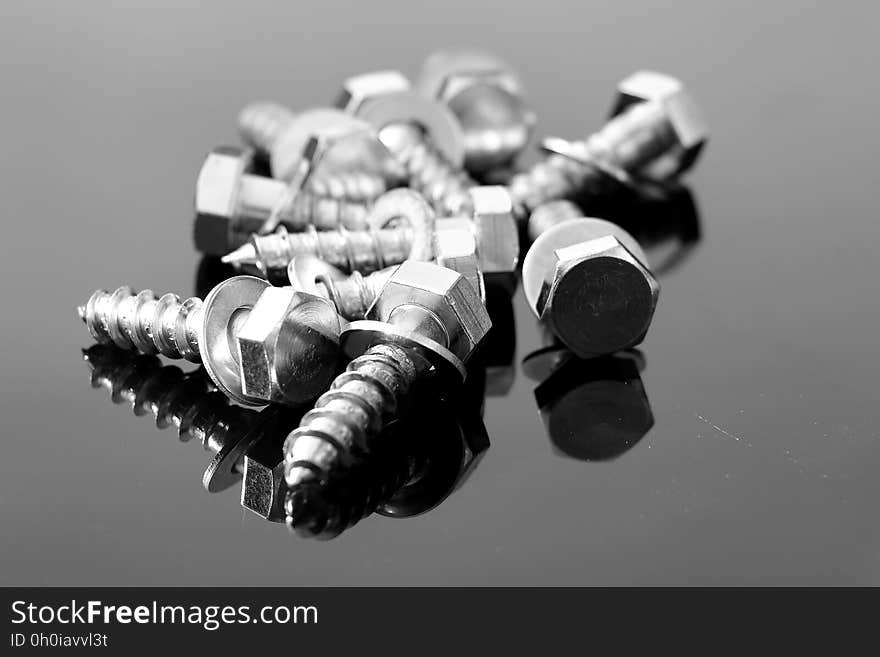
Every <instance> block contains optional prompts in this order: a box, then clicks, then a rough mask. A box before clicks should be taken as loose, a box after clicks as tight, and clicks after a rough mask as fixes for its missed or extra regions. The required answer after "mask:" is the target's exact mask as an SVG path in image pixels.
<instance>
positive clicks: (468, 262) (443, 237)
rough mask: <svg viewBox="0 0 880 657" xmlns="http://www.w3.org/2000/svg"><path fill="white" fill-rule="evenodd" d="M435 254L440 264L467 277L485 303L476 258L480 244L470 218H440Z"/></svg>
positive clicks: (481, 279)
mask: <svg viewBox="0 0 880 657" xmlns="http://www.w3.org/2000/svg"><path fill="white" fill-rule="evenodd" d="M434 255H435V258H436V262H437V264H438V265H440V266H441V267H446V268H447V269H451V270H452V271H456V272H458V273H459V274H461V275H462V276H464V277H465V278H466V279H467V281H468V282H469V283H470V284H471V286H472V287H473V288H474V290H476V291H477V294H478V295H479V296H480V299H483V300H484V301H485V299H486V288H485V285H484V283H483V273H482V271H481V270H480V262H479V260H478V258H477V242H476V239H475V238H474V231H473V226H472V224H471V221H470V220H469V219H467V218H465V217H450V218H446V219H437V221H436V222H435V224H434Z"/></svg>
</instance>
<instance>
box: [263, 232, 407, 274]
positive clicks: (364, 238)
mask: <svg viewBox="0 0 880 657" xmlns="http://www.w3.org/2000/svg"><path fill="white" fill-rule="evenodd" d="M412 242H413V232H412V230H411V229H409V228H404V227H401V228H395V229H384V230H375V231H366V230H357V231H346V230H339V231H317V230H315V228H314V227H313V226H311V227H309V229H308V230H306V231H305V232H303V233H289V232H287V230H286V229H285V228H284V227H281V228H280V229H278V230H277V231H276V232H274V233H272V234H270V235H255V236H254V237H253V245H254V248H255V250H256V255H257V259H258V261H259V263H260V264H262V266H263V267H265V268H266V269H284V268H285V267H287V265H288V264H289V263H290V261H291V259H292V258H294V257H296V256H298V255H312V256H317V257H318V258H320V259H321V260H323V261H324V262H326V263H327V264H329V265H333V266H334V267H338V268H340V269H343V270H345V271H349V272H351V271H361V272H370V271H375V270H377V269H383V268H384V267H386V266H387V265H396V264H400V263H401V262H403V261H404V260H406V258H407V257H408V256H409V252H410V248H411V247H412Z"/></svg>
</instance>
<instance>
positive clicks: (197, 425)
mask: <svg viewBox="0 0 880 657" xmlns="http://www.w3.org/2000/svg"><path fill="white" fill-rule="evenodd" d="M83 360H85V362H86V363H87V365H88V366H89V369H90V370H91V384H92V387H93V388H104V389H106V390H107V391H108V392H109V393H110V399H111V400H112V401H113V403H114V404H126V403H127V404H128V405H130V406H131V410H132V412H133V413H134V415H136V416H138V417H140V416H142V415H147V414H150V415H152V416H153V418H154V419H155V421H156V427H157V428H159V429H165V428H167V427H170V426H173V427H175V428H176V430H177V435H178V436H179V437H180V439H181V440H182V441H189V440H190V439H192V438H196V439H197V440H198V441H199V442H200V443H201V444H202V446H203V447H205V448H206V449H209V450H211V451H213V452H217V451H219V450H220V449H221V448H222V446H223V444H224V442H225V441H226V439H227V437H228V436H229V434H230V432H231V431H233V430H235V428H236V427H237V426H239V425H240V421H241V419H242V414H244V413H251V412H252V411H246V410H245V409H241V408H239V407H237V406H231V405H230V404H229V400H228V399H227V397H226V396H225V395H224V394H222V393H221V392H219V391H217V389H216V388H215V387H214V385H213V383H212V382H211V380H210V379H209V378H208V377H207V376H206V375H205V373H204V372H203V371H201V370H195V371H193V372H189V373H185V372H184V371H183V370H181V369H180V368H179V367H175V366H173V365H167V366H162V363H161V361H160V360H159V359H158V358H157V357H155V356H147V355H138V356H132V355H131V354H130V353H127V352H123V351H119V350H118V349H116V348H115V347H113V346H112V345H94V346H92V347H90V348H88V349H83Z"/></svg>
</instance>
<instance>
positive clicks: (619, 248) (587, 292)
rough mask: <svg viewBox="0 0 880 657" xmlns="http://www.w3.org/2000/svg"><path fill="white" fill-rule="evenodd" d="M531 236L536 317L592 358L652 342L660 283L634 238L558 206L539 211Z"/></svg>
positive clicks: (529, 282)
mask: <svg viewBox="0 0 880 657" xmlns="http://www.w3.org/2000/svg"><path fill="white" fill-rule="evenodd" d="M529 236H530V237H531V238H532V239H533V240H534V241H533V243H532V246H531V247H530V248H529V251H528V253H527V254H526V257H525V259H524V261H523V271H522V276H523V292H524V293H525V295H526V299H527V301H528V304H529V307H530V308H531V310H532V312H533V313H534V314H535V315H536V316H537V317H538V318H539V319H540V320H541V321H542V322H543V323H544V324H545V326H546V327H547V328H548V329H549V330H550V331H551V332H553V333H554V334H555V335H556V336H557V337H558V338H559V339H560V340H561V341H562V342H563V343H564V344H565V345H566V346H567V347H568V348H569V349H571V351H573V352H574V353H575V354H577V355H578V356H580V357H582V358H589V357H594V356H600V355H603V354H609V353H613V352H615V351H618V350H620V349H626V348H629V347H632V346H635V345H637V344H639V343H640V342H641V341H642V340H643V339H644V337H645V335H646V334H647V331H648V327H649V326H650V324H651V319H652V317H653V315H654V309H655V307H656V305H657V298H658V295H659V293H660V285H659V283H658V282H657V280H656V279H655V278H654V276H653V274H652V273H651V272H650V271H649V270H648V268H647V266H646V265H645V264H644V263H645V261H646V260H645V254H644V253H643V252H642V249H641V247H640V246H639V244H638V243H637V242H636V240H635V239H634V238H633V237H632V236H631V235H630V234H629V233H627V232H626V231H625V230H623V229H622V228H620V227H619V226H616V225H615V224H612V223H610V222H607V221H603V220H602V219H593V218H588V217H583V216H582V213H581V212H580V211H579V210H578V209H577V207H576V206H575V205H574V204H572V203H570V202H569V201H555V202H552V203H547V204H545V205H543V206H540V207H539V208H537V209H536V210H535V212H533V213H532V217H531V219H530V220H529Z"/></svg>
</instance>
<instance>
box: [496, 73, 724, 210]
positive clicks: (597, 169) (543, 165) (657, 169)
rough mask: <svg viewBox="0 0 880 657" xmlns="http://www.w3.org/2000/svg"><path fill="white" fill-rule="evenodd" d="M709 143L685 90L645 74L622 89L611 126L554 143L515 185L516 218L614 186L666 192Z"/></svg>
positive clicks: (626, 82)
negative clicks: (658, 188)
mask: <svg viewBox="0 0 880 657" xmlns="http://www.w3.org/2000/svg"><path fill="white" fill-rule="evenodd" d="M707 139H708V128H707V127H706V125H705V123H704V121H703V118H702V115H701V112H700V110H699V108H698V107H697V105H696V103H695V102H694V101H693V99H692V98H691V97H690V96H689V94H688V93H687V92H686V91H685V89H684V85H683V84H682V83H681V82H680V81H679V80H677V79H676V78H673V77H671V76H668V75H664V74H661V73H652V72H647V71H641V72H638V73H635V74H633V75H631V76H629V77H627V78H625V79H624V80H623V81H622V82H621V83H620V85H619V86H618V94H617V100H616V102H615V104H614V107H613V109H612V115H611V119H610V120H609V121H608V122H607V123H606V124H605V125H604V126H603V127H602V128H601V130H599V132H597V133H595V134H593V135H592V136H590V137H589V138H588V139H587V140H586V141H585V142H566V141H564V140H558V139H551V140H547V141H545V147H547V149H548V150H550V152H551V154H550V155H549V156H548V157H547V158H545V159H544V160H543V161H541V162H539V163H537V164H536V165H534V166H533V167H532V168H531V169H529V170H528V171H526V172H525V173H521V174H518V175H516V176H514V177H513V179H512V180H511V181H510V184H509V187H510V192H511V195H512V196H513V198H514V207H515V208H516V213H517V217H519V218H520V219H523V218H525V217H527V216H528V215H529V213H530V212H531V211H532V210H533V209H535V208H536V207H537V206H538V205H541V204H542V203H545V202H547V201H550V200H555V199H560V198H566V197H571V196H574V195H575V194H577V193H578V192H579V191H581V190H583V189H589V188H599V189H601V188H602V187H603V186H604V185H605V184H606V181H607V180H608V179H609V178H610V179H615V180H618V181H621V182H624V183H626V184H629V185H632V186H635V187H641V186H642V183H644V182H647V183H649V184H651V185H654V186H656V185H665V184H668V183H670V182H672V181H674V180H675V179H676V178H678V177H679V176H680V175H681V174H682V173H684V172H685V171H686V170H687V169H689V168H690V167H692V166H693V165H694V163H695V162H696V160H697V157H698V156H699V153H700V151H701V150H702V147H703V146H704V144H705V142H706V140H707Z"/></svg>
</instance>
